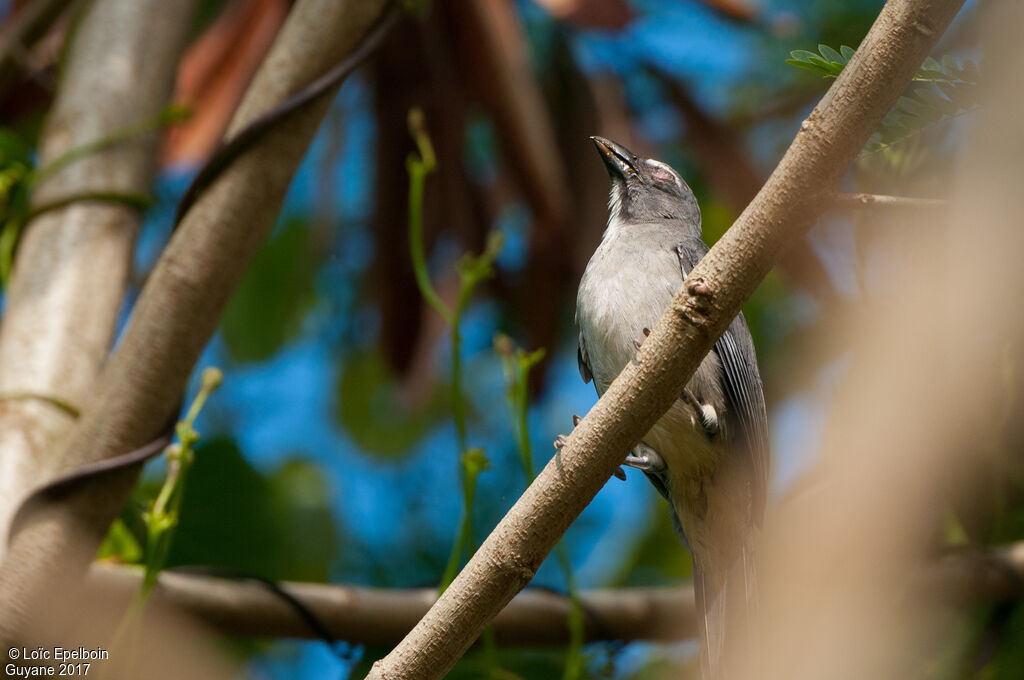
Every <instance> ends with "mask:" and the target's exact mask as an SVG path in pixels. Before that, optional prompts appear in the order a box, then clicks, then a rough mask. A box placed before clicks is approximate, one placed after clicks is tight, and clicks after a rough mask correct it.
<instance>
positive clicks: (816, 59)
mask: <svg viewBox="0 0 1024 680" xmlns="http://www.w3.org/2000/svg"><path fill="white" fill-rule="evenodd" d="M807 61H809V62H811V63H812V64H815V65H817V66H820V67H821V68H823V69H824V70H825V72H826V73H828V74H829V75H838V74H839V73H840V72H841V71H842V70H843V69H842V65H841V64H840V65H839V69H838V70H836V68H835V67H833V66H832V64H831V63H829V62H827V61H825V60H824V59H822V58H821V57H819V56H817V55H812V56H810V57H808V58H807Z"/></svg>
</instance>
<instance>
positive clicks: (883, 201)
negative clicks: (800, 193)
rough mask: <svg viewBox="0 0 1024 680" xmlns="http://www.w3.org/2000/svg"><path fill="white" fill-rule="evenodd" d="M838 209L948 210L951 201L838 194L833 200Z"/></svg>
mask: <svg viewBox="0 0 1024 680" xmlns="http://www.w3.org/2000/svg"><path fill="white" fill-rule="evenodd" d="M833 206H834V207H836V208H845V209H857V208H904V209H910V210H916V209H921V208H926V209H930V210H934V209H936V208H948V207H949V201H947V200H945V199H942V198H912V197H910V196H886V195H882V194H836V197H835V199H834V200H833Z"/></svg>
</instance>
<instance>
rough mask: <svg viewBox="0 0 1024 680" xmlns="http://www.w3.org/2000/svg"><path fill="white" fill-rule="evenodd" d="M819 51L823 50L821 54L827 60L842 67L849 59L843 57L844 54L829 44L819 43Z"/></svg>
mask: <svg viewBox="0 0 1024 680" xmlns="http://www.w3.org/2000/svg"><path fill="white" fill-rule="evenodd" d="M818 51H819V52H821V56H823V57H824V58H825V60H826V61H828V62H831V63H834V64H836V65H837V66H840V67H842V66H845V65H846V61H847V60H846V59H844V58H843V55H841V54H839V53H838V52H836V51H835V50H834V49H832V48H831V47H829V46H828V45H818ZM840 70H842V69H840Z"/></svg>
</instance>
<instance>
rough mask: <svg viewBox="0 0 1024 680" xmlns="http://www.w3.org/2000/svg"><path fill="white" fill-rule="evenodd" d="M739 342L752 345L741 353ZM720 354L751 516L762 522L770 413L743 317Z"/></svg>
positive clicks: (728, 332)
mask: <svg viewBox="0 0 1024 680" xmlns="http://www.w3.org/2000/svg"><path fill="white" fill-rule="evenodd" d="M740 343H744V344H749V348H750V351H748V352H742V351H741V350H740ZM712 351H714V353H715V354H716V355H718V359H719V362H720V363H721V365H722V373H723V375H724V377H725V381H724V384H725V395H726V399H727V401H728V404H729V406H730V407H731V408H732V409H733V411H734V412H735V413H736V415H737V416H738V420H739V424H740V430H741V432H740V434H741V435H742V436H741V439H740V441H739V448H740V449H741V450H742V451H744V452H745V453H746V455H747V456H749V461H748V462H749V463H750V472H751V476H750V484H751V490H750V491H751V499H750V500H751V505H750V509H751V516H752V519H754V521H755V522H757V523H758V524H760V523H761V518H762V516H763V514H764V505H765V497H766V495H767V487H768V467H769V460H770V452H769V447H768V414H767V412H766V411H765V405H764V391H763V390H762V387H761V376H760V374H759V373H758V370H757V363H756V359H755V358H754V354H753V342H752V341H751V339H750V331H749V330H747V324H746V322H745V321H744V320H743V317H742V316H737V317H736V319H734V320H733V322H732V324H730V326H729V328H728V329H727V330H726V331H725V333H723V334H722V337H720V338H719V339H718V342H716V343H715V346H714V349H713V350H712Z"/></svg>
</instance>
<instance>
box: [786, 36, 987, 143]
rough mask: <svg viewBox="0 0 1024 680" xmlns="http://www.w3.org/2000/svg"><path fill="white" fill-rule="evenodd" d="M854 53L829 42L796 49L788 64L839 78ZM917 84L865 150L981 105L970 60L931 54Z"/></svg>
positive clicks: (975, 70)
mask: <svg viewBox="0 0 1024 680" xmlns="http://www.w3.org/2000/svg"><path fill="white" fill-rule="evenodd" d="M853 55H854V49H853V48H852V47H849V46H848V45H843V46H841V47H840V48H839V50H838V51H836V50H835V49H833V48H831V47H829V46H828V45H818V51H817V52H810V51H808V50H794V51H793V52H791V53H790V56H791V57H792V59H787V60H786V63H787V64H792V65H793V66H796V67H797V68H802V69H804V70H807V71H812V72H814V73H818V74H820V75H822V76H824V77H825V78H836V77H838V76H839V74H840V73H842V72H843V69H844V68H846V65H847V64H848V63H849V62H850V59H851V58H852V57H853ZM913 80H914V82H915V83H920V85H916V86H915V87H914V88H913V89H911V90H908V91H907V92H906V93H904V96H902V97H900V99H899V101H898V102H897V103H896V106H894V107H893V109H892V111H890V112H889V113H888V115H886V117H885V119H884V120H883V121H882V124H881V125H880V126H879V128H878V131H877V132H875V134H874V135H872V136H871V139H869V140H868V143H867V145H866V147H865V152H866V153H871V152H874V151H878V150H880V149H883V148H886V147H889V146H891V145H892V144H894V143H896V142H898V141H900V140H902V139H905V138H906V137H909V136H911V135H915V134H918V133H920V132H921V131H922V130H923V129H925V128H926V127H928V126H929V125H934V124H935V123H939V122H941V121H943V120H945V119H949V118H955V117H956V116H960V115H963V114H964V113H966V112H968V111H972V110H974V109H975V108H977V106H978V97H977V86H978V83H979V81H980V80H981V69H980V68H979V67H978V65H977V64H976V63H974V62H973V61H971V60H970V59H965V60H963V62H962V63H960V64H958V63H957V61H956V59H954V58H953V57H951V56H950V55H948V54H947V55H945V56H943V57H942V58H941V59H935V58H934V57H928V58H927V59H925V60H924V63H923V64H921V68H919V69H918V70H917V73H915V74H914V78H913Z"/></svg>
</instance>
